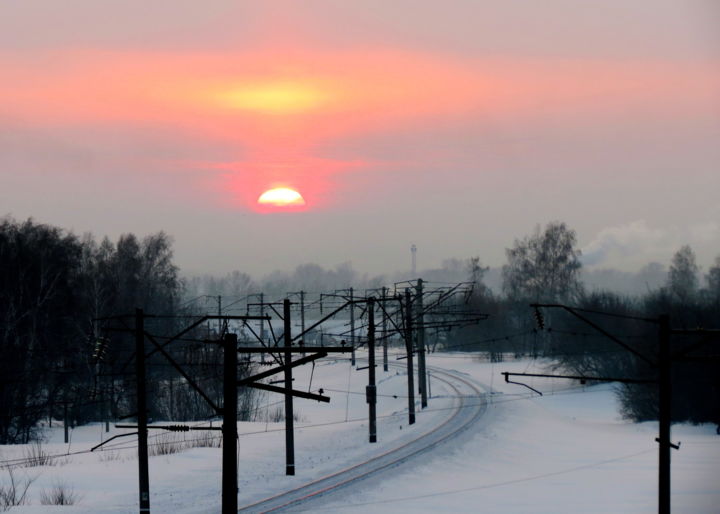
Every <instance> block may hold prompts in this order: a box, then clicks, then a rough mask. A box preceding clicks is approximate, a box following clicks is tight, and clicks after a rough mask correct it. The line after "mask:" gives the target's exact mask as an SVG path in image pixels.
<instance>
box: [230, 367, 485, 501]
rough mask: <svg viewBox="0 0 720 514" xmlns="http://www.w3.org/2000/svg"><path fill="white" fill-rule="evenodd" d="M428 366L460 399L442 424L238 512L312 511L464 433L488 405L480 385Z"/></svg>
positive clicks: (433, 374) (434, 376)
mask: <svg viewBox="0 0 720 514" xmlns="http://www.w3.org/2000/svg"><path fill="white" fill-rule="evenodd" d="M429 369H430V371H431V372H432V376H433V378H434V379H435V380H440V381H442V382H444V383H445V384H447V386H448V387H449V388H450V389H451V390H452V391H453V393H454V396H455V397H456V398H457V400H456V403H455V405H454V406H453V407H454V408H453V409H451V410H449V412H450V416H449V417H448V418H447V419H445V420H444V421H443V422H442V423H441V424H439V425H436V426H434V427H433V428H431V429H430V430H428V431H427V432H425V433H423V434H421V435H419V436H417V437H416V438H414V439H413V440H411V441H408V442H405V443H403V444H401V445H399V446H396V447H394V448H390V449H388V450H387V451H385V452H383V453H382V454H380V455H376V456H374V457H372V458H370V459H367V460H365V461H362V462H359V463H357V464H354V465H352V466H350V467H347V468H345V469H342V470H340V471H337V472H334V473H332V474H329V475H326V476H324V477H321V478H318V479H316V480H313V481H311V482H308V483H305V484H303V485H302V486H299V487H297V488H295V489H292V490H290V491H286V492H283V493H280V494H277V495H274V496H271V497H268V498H265V499H263V500H261V501H258V502H255V503H252V504H249V505H245V506H243V507H241V508H240V510H239V512H243V513H262V512H282V511H289V510H312V506H313V505H317V504H318V503H320V502H326V501H329V500H332V497H333V496H335V494H336V493H338V492H339V491H341V490H342V489H345V488H347V487H349V486H352V485H355V484H358V483H359V482H361V481H362V480H365V479H368V478H371V477H376V476H379V475H380V474H381V473H382V472H384V471H386V470H388V469H390V468H394V467H397V466H401V465H402V464H403V463H405V462H406V461H408V460H410V459H412V458H413V457H415V456H417V455H419V454H422V453H424V452H427V451H429V450H431V449H432V448H435V447H437V446H439V445H441V444H443V443H445V442H446V441H448V440H450V439H452V438H454V437H456V436H458V435H459V434H460V433H462V432H464V431H465V430H466V429H467V428H469V427H470V426H471V425H473V423H475V422H476V421H477V420H478V418H480V417H481V416H482V414H483V413H484V412H485V409H486V408H487V403H486V402H478V401H477V399H478V397H481V395H482V394H483V391H482V390H481V389H480V387H481V386H479V385H478V384H475V383H474V382H472V381H471V380H469V379H467V378H466V377H464V376H461V375H460V374H458V373H456V372H452V371H448V370H444V369H441V368H435V367H429Z"/></svg>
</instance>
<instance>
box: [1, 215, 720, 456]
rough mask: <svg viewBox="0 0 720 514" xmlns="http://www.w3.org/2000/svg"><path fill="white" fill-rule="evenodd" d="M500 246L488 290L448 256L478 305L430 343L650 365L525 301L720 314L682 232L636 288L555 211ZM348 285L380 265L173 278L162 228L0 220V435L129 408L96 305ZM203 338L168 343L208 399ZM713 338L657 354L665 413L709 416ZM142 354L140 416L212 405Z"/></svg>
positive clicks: (716, 388) (636, 368) (644, 394)
mask: <svg viewBox="0 0 720 514" xmlns="http://www.w3.org/2000/svg"><path fill="white" fill-rule="evenodd" d="M506 256H507V263H506V264H505V265H504V266H503V268H502V291H500V292H494V291H493V290H492V289H491V288H490V287H488V286H487V285H485V282H484V279H485V274H486V273H487V270H488V268H487V267H484V266H482V263H481V262H480V259H479V258H472V259H469V260H468V261H467V262H466V268H465V270H464V271H462V270H460V268H461V266H460V264H459V262H455V261H453V262H452V263H451V264H452V266H451V267H452V269H453V270H455V271H457V272H458V273H462V275H463V276H464V277H466V278H467V276H468V275H469V278H470V281H471V282H472V283H473V294H472V295H471V296H470V297H469V298H468V299H466V302H467V304H468V305H467V306H469V307H470V309H471V310H473V311H475V312H479V313H483V314H487V315H488V318H487V320H485V321H482V322H481V323H479V324H478V325H476V326H471V327H465V328H462V329H458V330H456V331H454V332H453V333H451V334H449V336H447V337H445V338H441V339H437V340H436V341H434V342H433V346H435V345H437V347H438V348H443V347H444V349H446V350H449V351H452V350H463V351H477V352H487V354H488V355H490V357H491V358H492V359H495V360H499V359H502V358H504V357H505V356H507V355H508V353H511V354H515V355H517V356H531V357H543V358H547V359H548V363H549V364H548V365H549V366H555V367H557V368H561V369H563V370H566V371H570V372H572V373H573V374H582V375H585V376H627V377H652V376H653V374H654V373H655V370H654V369H652V366H648V365H647V364H646V363H645V362H644V361H642V360H640V359H638V358H636V357H635V356H634V355H633V354H631V353H629V352H628V351H626V350H625V349H623V348H621V347H619V346H618V345H617V344H616V343H614V342H613V341H611V340H609V339H608V338H606V337H604V336H602V335H599V334H598V333H597V332H595V331H593V330H592V329H591V328H590V327H588V326H587V325H586V324H583V322H581V321H580V320H578V319H575V318H573V317H572V316H568V315H567V314H566V313H563V312H562V311H559V310H552V309H549V310H543V320H542V321H543V326H542V327H540V326H538V324H537V320H536V319H535V317H534V315H533V311H532V309H530V308H529V304H530V303H562V304H567V305H571V306H575V307H579V308H582V309H586V310H590V311H598V312H600V311H601V312H608V313H612V314H615V315H626V316H630V317H644V318H653V317H657V316H658V315H660V314H669V315H670V317H671V320H672V323H673V326H675V327H676V328H696V327H705V328H719V326H720V256H718V257H717V259H716V260H715V262H714V264H713V265H712V266H711V267H710V269H709V270H707V272H706V273H705V275H704V277H701V274H700V270H699V268H698V265H697V263H696V259H695V255H694V253H693V251H692V249H691V248H690V247H689V246H683V247H682V248H680V249H679V250H678V251H677V252H676V253H675V255H674V256H673V258H672V262H671V266H670V269H669V272H668V274H667V280H666V282H665V284H664V285H662V286H661V287H658V288H655V289H652V290H649V291H647V293H645V294H642V295H636V296H626V295H620V294H617V293H614V292H612V291H604V290H600V289H592V290H588V288H586V287H584V285H583V283H582V280H581V271H582V261H581V252H580V250H579V249H578V248H577V237H576V233H575V231H574V230H572V229H570V228H569V227H568V226H567V225H566V224H564V223H561V222H553V223H549V224H548V225H546V226H545V227H540V226H538V227H536V229H535V231H534V232H533V233H532V234H530V235H528V236H526V237H524V238H521V239H517V240H515V242H514V244H513V245H512V247H511V248H508V249H507V250H506ZM703 278H704V280H702V279H703ZM349 285H353V286H355V287H356V288H357V289H358V294H361V293H360V291H362V290H363V288H368V289H370V288H374V287H379V286H382V285H383V279H382V277H368V276H366V275H359V274H357V273H356V272H354V271H353V270H352V268H351V266H350V265H349V264H344V265H340V266H338V267H337V268H336V269H334V270H324V269H323V268H321V267H320V266H317V265H313V264H307V265H301V266H298V267H297V268H296V269H295V270H294V271H293V272H292V273H282V272H277V273H274V274H271V275H270V276H269V278H266V280H264V281H263V282H262V283H261V284H260V285H258V284H257V283H255V282H254V281H253V279H252V278H251V277H250V276H249V275H247V274H245V273H242V272H239V271H236V272H233V273H230V274H228V275H227V276H225V277H222V278H213V277H209V276H206V277H200V278H194V279H189V280H183V279H181V277H180V274H179V269H178V267H177V266H176V265H175V264H174V262H173V252H172V240H171V238H170V237H169V236H168V235H167V234H165V233H164V232H158V233H156V234H152V235H149V236H147V237H144V238H138V237H137V236H135V235H134V234H124V235H122V236H120V237H119V238H118V239H117V241H114V242H113V241H110V240H109V239H108V238H104V239H102V240H101V241H97V240H96V239H95V238H94V237H92V236H91V235H84V236H81V237H79V236H76V235H74V234H72V233H68V232H66V231H64V230H62V229H60V228H57V227H53V226H50V225H45V224H40V223H36V222H34V221H33V220H31V219H30V220H27V221H22V222H18V221H16V220H14V219H12V218H4V219H0V444H6V443H16V442H28V441H29V440H32V439H33V438H34V437H35V435H36V434H35V433H34V431H35V430H36V429H37V427H38V426H40V425H42V424H50V423H52V422H53V420H57V419H62V418H64V417H65V412H66V411H67V412H68V418H69V421H70V422H71V423H76V424H81V423H85V422H87V421H90V420H99V419H110V418H112V419H117V418H122V417H126V416H128V415H131V414H132V413H133V409H134V394H135V391H134V389H135V376H134V366H133V358H134V355H133V351H132V350H133V348H134V343H133V339H132V338H133V335H132V334H131V333H122V332H117V333H116V332H112V333H107V332H104V331H103V330H102V329H103V326H102V324H101V323H98V322H97V320H98V319H100V318H104V317H108V316H113V315H118V314H132V313H133V312H134V310H135V308H136V307H141V308H143V309H144V310H145V311H146V312H148V313H154V314H165V315H169V316H182V315H188V316H189V315H196V314H198V312H193V310H192V309H193V308H194V309H202V310H203V313H204V311H207V310H212V309H208V308H207V306H206V305H197V304H195V303H193V302H189V303H188V302H187V298H188V296H191V295H194V294H197V293H200V294H216V295H230V296H233V295H234V296H242V295H247V294H248V293H254V292H258V289H260V290H263V289H264V287H265V286H267V287H268V290H267V291H266V294H268V298H273V297H283V296H284V295H285V294H286V293H287V292H288V289H290V288H297V287H298V286H299V287H300V288H305V289H309V290H315V291H318V290H319V291H322V290H326V291H327V290H332V289H333V288H338V287H347V286H349ZM273 292H274V294H271V293H273ZM587 316H588V317H589V318H591V319H592V321H593V322H595V323H597V324H599V325H602V326H603V328H605V329H606V330H607V331H608V332H610V333H612V334H613V335H615V336H617V337H618V338H619V339H622V340H623V341H626V342H627V344H628V345H630V346H632V347H633V348H635V349H637V351H638V352H641V353H643V354H645V355H648V356H651V357H653V356H655V355H656V353H657V330H656V327H655V326H652V325H648V324H647V323H642V322H637V321H634V320H632V319H626V318H620V317H609V318H607V317H602V316H600V315H594V314H587ZM147 323H148V325H149V330H150V331H151V332H153V333H155V334H172V333H175V332H177V331H178V330H179V328H180V327H181V325H183V323H184V321H183V320H182V319H181V318H174V319H173V318H171V317H168V318H160V319H149V320H148V321H147ZM208 337H219V330H218V329H217V328H215V326H213V327H211V326H210V325H205V326H202V327H198V329H197V330H196V331H195V332H191V333H189V334H187V336H186V337H185V338H184V339H186V340H184V341H178V342H176V343H173V345H171V347H168V348H169V351H171V353H172V355H173V357H174V358H175V360H176V361H178V362H180V363H181V364H182V365H183V366H184V369H185V370H186V371H187V372H188V373H189V374H190V375H191V376H192V378H193V379H194V380H195V381H196V382H197V383H199V384H200V385H201V387H203V389H204V390H205V392H206V393H207V394H208V395H209V396H210V397H212V398H214V399H215V401H216V403H218V404H219V403H221V395H222V387H221V383H222V381H221V379H220V377H221V370H222V365H221V364H222V352H221V350H220V349H219V348H218V347H216V346H215V345H207V344H197V342H196V340H202V339H206V338H208ZM431 337H432V336H430V338H431ZM692 344H694V342H693V341H692V338H691V337H685V338H679V337H675V338H674V339H673V345H674V346H675V347H676V348H681V347H686V346H689V345H692ZM717 348H718V346H717V343H710V344H707V345H705V346H703V347H701V348H699V349H697V350H696V351H694V352H693V353H692V356H693V358H692V360H686V361H678V362H675V363H674V364H673V373H674V388H673V391H674V405H675V410H674V418H675V420H676V421H692V422H702V421H714V422H716V423H717V422H720V369H719V368H720V363H719V361H718V358H717V357H718V351H717ZM147 364H148V373H149V374H150V380H148V388H149V394H148V399H149V409H150V416H151V418H154V419H166V420H179V419H183V420H193V419H206V418H208V417H211V416H212V415H213V414H214V413H213V412H212V411H211V410H210V407H209V406H208V405H206V404H205V402H204V400H203V399H202V398H200V397H199V395H197V394H196V393H195V392H194V391H193V390H191V389H190V387H189V386H188V384H187V383H186V382H185V381H184V380H183V379H182V378H180V377H179V376H178V374H177V372H176V370H174V369H172V368H171V367H170V366H169V365H168V363H167V362H165V361H164V360H163V358H162V356H160V355H159V354H156V355H154V356H153V357H152V358H150V359H149V361H148V363H147ZM251 370H252V364H251V363H246V364H243V366H242V368H241V369H240V374H241V375H242V374H248V373H250V372H251ZM619 395H620V399H621V402H622V407H623V411H624V414H625V415H626V416H627V417H629V418H631V419H635V420H646V419H654V418H655V417H656V415H657V413H656V410H655V409H656V407H655V406H656V401H655V400H656V395H657V391H656V389H655V388H653V387H649V386H644V385H626V386H622V387H621V388H620V390H619ZM240 401H241V405H240V412H241V419H248V418H250V417H251V416H252V414H253V413H254V412H255V411H256V410H257V401H258V399H257V398H256V397H255V396H253V395H252V394H251V393H250V392H249V391H246V392H245V394H241V395H240Z"/></svg>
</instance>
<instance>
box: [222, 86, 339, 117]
mask: <svg viewBox="0 0 720 514" xmlns="http://www.w3.org/2000/svg"><path fill="white" fill-rule="evenodd" d="M325 97H326V95H324V94H323V93H322V92H321V91H320V90H319V89H318V88H317V87H314V86H310V85H307V84H299V83H295V82H270V83H256V84H249V85H245V86H242V87H238V88H235V89H232V90H230V91H227V92H224V93H221V94H220V95H219V99H220V101H221V103H222V104H224V105H225V106H227V107H230V108H232V109H239V110H244V111H252V112H261V113H265V114H297V113H301V112H306V111H309V110H312V109H315V108H317V107H319V106H320V105H321V104H322V103H323V102H324V101H325V100H326V98H325Z"/></svg>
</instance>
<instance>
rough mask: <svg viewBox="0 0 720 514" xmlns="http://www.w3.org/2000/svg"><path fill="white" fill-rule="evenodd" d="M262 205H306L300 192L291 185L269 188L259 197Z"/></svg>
mask: <svg viewBox="0 0 720 514" xmlns="http://www.w3.org/2000/svg"><path fill="white" fill-rule="evenodd" d="M258 203H259V204H260V205H269V206H273V207H297V206H301V205H305V199H304V198H303V197H302V195H301V194H300V193H298V192H297V191H295V190H294V189H290V188H289V187H276V188H274V189H268V190H267V191H265V192H264V193H263V194H261V195H260V198H258Z"/></svg>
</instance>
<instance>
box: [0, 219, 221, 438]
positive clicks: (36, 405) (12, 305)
mask: <svg viewBox="0 0 720 514" xmlns="http://www.w3.org/2000/svg"><path fill="white" fill-rule="evenodd" d="M182 288H183V284H182V281H181V279H180V277H179V270H178V267H177V266H176V265H175V264H174V263H173V252H172V240H171V238H170V237H169V236H168V235H167V234H166V233H164V232H158V233H156V234H152V235H149V236H147V237H144V238H142V239H141V238H138V237H137V236H135V235H134V234H124V235H122V236H120V237H119V238H118V240H117V241H116V242H112V241H110V240H109V239H108V238H104V239H103V240H102V241H100V242H98V241H96V240H95V239H94V238H93V237H92V236H90V235H85V236H82V237H78V236H76V235H74V234H71V233H67V232H65V231H63V230H61V229H59V228H57V227H53V226H50V225H45V224H40V223H36V222H34V221H33V220H31V219H30V220H27V221H23V222H18V221H16V220H14V219H11V218H4V219H2V220H0V444H7V443H18V442H28V441H30V440H32V439H33V438H34V437H35V435H36V434H35V433H34V431H35V430H36V429H37V427H38V426H39V425H41V424H50V423H52V421H53V420H54V419H63V418H64V417H65V413H66V411H67V412H68V419H69V421H70V423H72V424H81V423H85V422H87V421H89V420H99V419H108V418H109V417H112V418H119V417H123V416H127V415H129V414H132V412H133V408H134V387H135V377H134V365H133V358H134V355H133V352H132V350H133V349H134V346H133V339H132V338H133V336H132V334H129V333H104V332H103V331H102V330H101V329H102V324H101V323H99V322H97V321H96V320H98V319H99V318H103V317H107V316H113V315H118V314H132V313H134V312H135V308H136V307H140V308H143V309H144V310H145V311H146V312H149V313H155V314H164V315H171V316H172V315H177V314H189V313H188V312H187V311H185V310H183V309H181V308H180V307H179V300H180V297H181V294H182ZM130 323H132V320H130ZM148 323H150V324H151V326H150V330H152V331H153V332H154V333H159V334H163V333H171V332H172V331H173V330H174V329H175V328H177V324H178V321H177V320H173V319H169V318H168V319H165V318H163V319H159V320H149V321H148ZM203 329H204V327H203ZM202 335H203V336H206V335H207V334H205V333H203V334H202ZM190 337H192V334H190ZM171 351H172V353H173V355H174V357H175V358H176V359H177V360H179V361H180V362H184V363H190V364H191V367H190V370H189V373H191V375H192V376H193V377H194V378H195V379H196V380H197V381H198V382H200V383H202V384H203V385H204V386H205V387H207V389H208V391H209V394H212V395H214V396H215V397H216V398H217V397H218V396H219V395H221V392H222V391H221V386H220V382H219V380H215V377H216V375H217V374H218V369H219V366H220V363H221V362H222V355H221V352H220V351H219V350H217V349H216V348H215V347H214V346H213V345H197V344H191V343H178V344H176V345H172V349H171ZM148 370H149V371H148V372H149V374H151V376H152V378H151V380H148V387H149V394H148V398H149V409H150V416H151V417H154V418H156V419H157V418H160V419H198V418H202V417H203V416H208V415H211V414H212V413H211V412H209V408H208V407H207V406H206V405H204V404H203V402H202V400H200V399H199V398H197V395H196V394H194V393H193V392H192V391H190V390H189V388H188V386H187V384H186V383H184V382H183V381H182V380H181V379H180V378H179V377H178V376H177V372H175V371H174V370H172V369H170V368H169V366H167V363H165V362H163V361H162V359H161V358H158V357H157V356H156V357H154V358H152V359H150V361H149V362H148Z"/></svg>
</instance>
